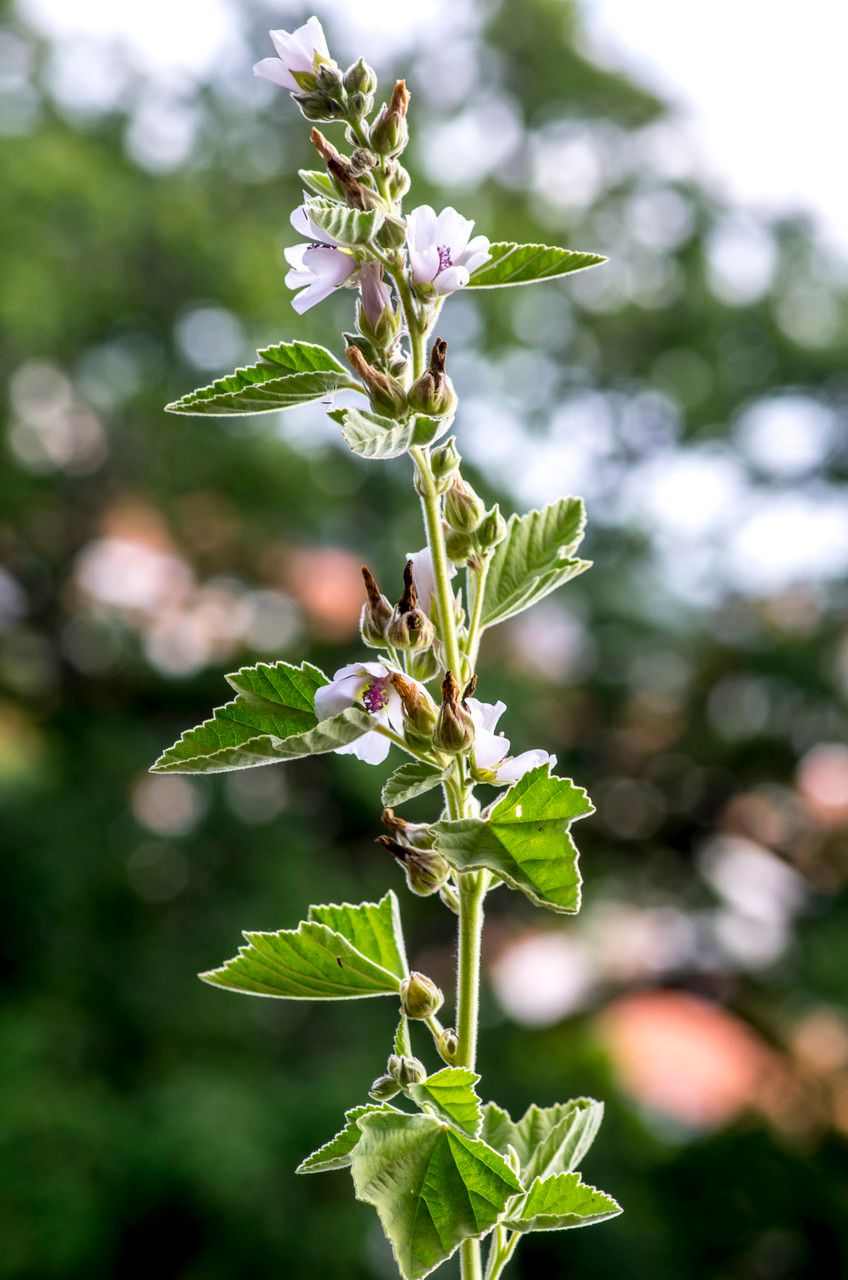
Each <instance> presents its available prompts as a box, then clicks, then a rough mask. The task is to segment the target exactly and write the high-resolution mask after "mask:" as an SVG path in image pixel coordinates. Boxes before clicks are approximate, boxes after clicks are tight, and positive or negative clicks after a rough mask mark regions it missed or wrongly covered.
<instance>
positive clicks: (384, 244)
mask: <svg viewBox="0 0 848 1280" xmlns="http://www.w3.org/2000/svg"><path fill="white" fill-rule="evenodd" d="M375 239H376V241H377V244H378V245H379V246H380V248H381V249H400V248H402V247H403V245H405V244H406V223H405V222H404V221H403V220H402V219H401V218H394V217H391V216H390V217H387V218H386V219H385V221H384V223H383V225H382V226H381V227H380V230H379V231H378V232H377V235H376V236H375Z"/></svg>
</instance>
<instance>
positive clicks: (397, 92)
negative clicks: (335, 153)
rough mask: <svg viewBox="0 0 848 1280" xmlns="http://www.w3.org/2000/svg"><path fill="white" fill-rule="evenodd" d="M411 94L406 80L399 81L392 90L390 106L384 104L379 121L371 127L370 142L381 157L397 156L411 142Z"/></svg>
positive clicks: (379, 114) (378, 116) (378, 117)
mask: <svg viewBox="0 0 848 1280" xmlns="http://www.w3.org/2000/svg"><path fill="white" fill-rule="evenodd" d="M409 99H410V93H409V90H408V89H407V87H406V81H405V80H398V82H397V84H396V85H395V87H394V89H393V90H392V98H391V101H390V103H389V105H388V106H386V105H385V103H384V104H383V106H382V107H381V108H380V111H379V113H378V115H377V119H376V120H375V121H374V123H373V124H372V126H371V131H370V133H369V142H370V143H371V147H372V149H373V150H374V151H376V152H377V155H379V156H397V155H400V153H401V151H403V149H404V147H405V146H406V144H407V143H408V142H409V125H408V124H407V122H406V113H407V110H408V109H409Z"/></svg>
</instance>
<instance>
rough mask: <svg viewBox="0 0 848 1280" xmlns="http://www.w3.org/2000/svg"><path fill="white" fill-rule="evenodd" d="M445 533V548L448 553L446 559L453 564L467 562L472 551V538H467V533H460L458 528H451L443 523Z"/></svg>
mask: <svg viewBox="0 0 848 1280" xmlns="http://www.w3.org/2000/svg"><path fill="white" fill-rule="evenodd" d="M442 527H443V529H444V535H445V550H446V551H447V553H448V559H450V560H452V561H453V563H454V564H459V565H462V564H467V563H468V558H469V556H471V555H472V554H473V552H474V539H473V538H469V536H468V534H467V533H460V532H459V530H458V529H452V528H451V527H450V525H447V524H446V525H443V526H442Z"/></svg>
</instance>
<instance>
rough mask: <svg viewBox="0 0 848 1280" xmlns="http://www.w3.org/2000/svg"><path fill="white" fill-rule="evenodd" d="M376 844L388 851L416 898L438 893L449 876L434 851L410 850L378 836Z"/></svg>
mask: <svg viewBox="0 0 848 1280" xmlns="http://www.w3.org/2000/svg"><path fill="white" fill-rule="evenodd" d="M377 844H379V845H381V846H382V848H384V849H388V851H389V853H390V854H391V855H392V857H393V858H396V859H397V860H398V862H399V863H400V864H401V866H402V867H403V871H404V875H405V876H406V884H407V888H408V889H409V891H410V892H411V893H414V894H415V895H416V897H418V898H429V897H430V895H431V894H433V893H438V892H439V890H440V889H441V888H442V886H443V885H444V884H445V883H446V881H447V879H448V877H449V876H450V873H451V869H450V866H449V865H448V863H447V861H446V860H445V859H444V858H443V857H442V855H441V854H440V853H436V851H435V850H434V849H412V848H408V847H407V846H406V845H402V844H400V843H399V842H398V841H397V840H393V839H392V838H391V836H378V837H377Z"/></svg>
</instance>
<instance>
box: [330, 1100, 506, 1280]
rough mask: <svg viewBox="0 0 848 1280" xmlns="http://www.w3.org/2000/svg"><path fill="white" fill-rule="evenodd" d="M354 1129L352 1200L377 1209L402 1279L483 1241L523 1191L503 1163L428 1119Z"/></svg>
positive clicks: (380, 1117) (364, 1119)
mask: <svg viewBox="0 0 848 1280" xmlns="http://www.w3.org/2000/svg"><path fill="white" fill-rule="evenodd" d="M356 1123H357V1124H358V1126H359V1128H360V1130H361V1133H362V1137H361V1138H360V1140H359V1142H358V1143H357V1144H356V1146H355V1147H354V1148H353V1151H352V1153H351V1172H352V1174H353V1185H354V1188H355V1190H356V1197H357V1199H358V1200H362V1201H364V1202H365V1203H366V1204H371V1205H373V1206H374V1207H375V1208H376V1210H377V1213H378V1214H379V1217H380V1221H381V1222H382V1224H383V1230H384V1231H385V1233H386V1235H387V1236H388V1239H389V1241H390V1243H391V1246H392V1249H393V1251H394V1255H395V1259H396V1261H397V1265H398V1267H399V1269H400V1273H401V1275H402V1276H403V1277H404V1280H422V1277H423V1276H426V1275H429V1273H430V1272H431V1271H433V1270H434V1268H435V1267H437V1266H438V1265H439V1264H440V1263H441V1262H444V1261H445V1259H447V1258H450V1257H451V1256H452V1254H454V1253H455V1252H456V1250H457V1249H458V1248H459V1246H460V1244H461V1243H462V1241H463V1240H468V1239H471V1238H478V1237H480V1236H483V1235H485V1234H486V1232H487V1231H489V1230H490V1229H491V1228H492V1227H493V1226H494V1225H495V1223H496V1222H497V1221H498V1218H499V1217H500V1216H501V1214H502V1213H503V1211H504V1209H505V1208H506V1205H507V1202H508V1201H509V1200H510V1199H511V1197H512V1196H513V1195H514V1193H515V1192H516V1191H521V1190H522V1187H521V1184H520V1182H519V1181H518V1179H517V1178H516V1176H515V1174H514V1173H513V1171H512V1170H511V1169H510V1167H509V1165H508V1164H507V1162H506V1161H505V1160H504V1158H503V1156H501V1155H499V1154H498V1152H497V1151H493V1150H492V1148H491V1147H490V1146H487V1144H486V1143H485V1142H481V1141H480V1140H479V1139H476V1138H470V1137H469V1136H468V1135H467V1134H465V1133H462V1132H460V1131H459V1130H458V1129H455V1128H453V1126H451V1125H449V1124H446V1123H445V1122H444V1121H441V1120H437V1119H436V1118H435V1117H434V1116H429V1115H416V1116H412V1115H406V1114H404V1113H403V1112H398V1113H396V1114H389V1113H377V1114H372V1115H363V1116H361V1117H360V1118H359V1119H358V1120H357V1122H356Z"/></svg>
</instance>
